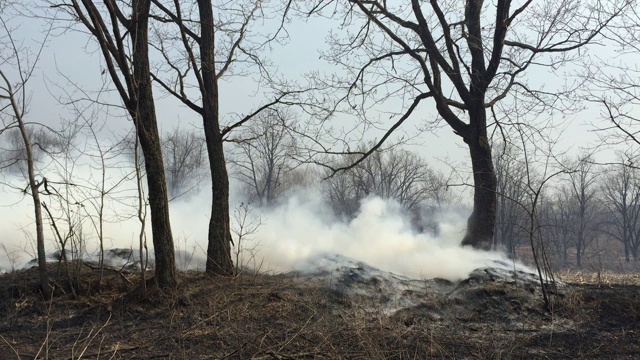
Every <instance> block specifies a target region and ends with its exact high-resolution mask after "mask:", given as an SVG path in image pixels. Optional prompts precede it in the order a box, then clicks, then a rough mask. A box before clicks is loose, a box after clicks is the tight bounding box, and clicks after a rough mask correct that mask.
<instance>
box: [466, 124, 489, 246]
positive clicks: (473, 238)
mask: <svg viewBox="0 0 640 360" xmlns="http://www.w3.org/2000/svg"><path fill="white" fill-rule="evenodd" d="M482 112H483V111H482ZM485 116H486V115H485ZM485 122H486V121H485ZM465 142H467V144H468V146H469V151H470V153H471V165H472V169H473V181H474V194H473V212H472V213H471V216H470V217H469V220H468V222H467V232H466V234H465V236H464V239H463V240H462V245H463V246H464V245H471V246H473V247H474V248H476V249H482V250H490V249H491V239H492V238H493V232H494V226H495V221H496V186H497V180H496V175H495V172H494V168H493V159H492V157H491V146H490V145H489V141H488V139H487V134H486V129H480V130H476V134H475V136H468V137H466V138H465Z"/></svg>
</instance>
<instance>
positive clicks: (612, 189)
mask: <svg viewBox="0 0 640 360" xmlns="http://www.w3.org/2000/svg"><path fill="white" fill-rule="evenodd" d="M628 165H629V164H628V163H626V164H625V163H624V159H623V164H622V165H616V166H615V168H612V171H610V172H609V174H608V175H607V176H606V177H605V178H604V182H603V184H602V192H603V196H604V199H605V204H606V205H605V206H606V207H607V211H606V214H607V216H606V220H605V223H604V224H603V227H602V228H601V230H602V231H603V232H605V233H606V234H607V235H608V236H609V237H611V238H613V239H616V240H618V241H620V242H621V243H622V244H623V245H624V256H625V260H626V261H627V262H629V261H630V259H631V257H633V258H634V259H638V255H640V254H639V253H638V249H639V248H640V237H639V235H640V231H639V229H640V183H638V181H639V180H640V177H638V170H637V169H635V168H633V167H630V166H628Z"/></svg>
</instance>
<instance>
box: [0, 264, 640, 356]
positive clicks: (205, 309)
mask: <svg viewBox="0 0 640 360" xmlns="http://www.w3.org/2000/svg"><path fill="white" fill-rule="evenodd" d="M98 274H99V272H98V271H96V270H92V269H90V268H88V267H85V270H84V272H83V273H82V274H80V280H81V282H80V284H81V286H80V287H79V289H78V296H77V297H76V298H74V297H72V296H71V294H70V293H69V291H68V289H65V288H64V286H62V285H61V286H60V287H59V288H58V289H57V291H56V296H55V298H54V299H53V300H52V301H49V302H47V301H43V300H42V299H41V298H40V297H39V296H38V295H37V291H36V290H37V284H38V278H37V269H30V270H24V271H19V272H14V273H11V274H5V275H2V276H0V291H1V293H0V335H2V338H1V339H0V354H2V355H1V356H0V357H2V358H3V359H11V358H16V359H32V358H40V359H47V358H48V359H78V358H85V359H98V358H100V359H136V358H138V359H152V358H167V359H190V360H193V359H314V358H326V359H340V358H344V359H426V358H451V359H454V358H459V359H489V358H515V359H518V358H554V359H555V358H568V359H573V358H575V359H585V358H589V359H596V358H597V359H635V358H638V357H639V356H640V286H638V285H637V284H629V283H627V284H624V285H621V284H615V283H606V284H605V283H601V284H572V283H571V282H570V281H571V279H565V281H567V283H566V285H565V286H563V289H562V291H561V292H559V293H558V295H557V296H555V297H554V299H555V303H554V306H553V308H552V309H551V311H547V310H544V307H543V302H542V297H541V296H540V294H539V293H538V292H537V291H536V290H535V289H531V288H527V287H521V286H517V285H516V284H511V283H506V282H500V281H484V282H483V281H480V282H475V283H474V284H473V286H471V285H466V284H464V282H463V283H459V284H453V283H446V282H443V283H441V285H442V286H450V287H451V290H448V289H447V291H444V292H442V293H438V294H435V293H427V292H424V293H418V294H416V290H411V289H408V290H405V291H411V292H412V293H411V294H410V295H411V296H412V298H416V297H417V298H419V299H421V300H420V301H419V302H418V303H414V304H410V305H406V304H408V303H406V304H405V305H406V306H403V307H402V308H400V309H398V308H395V309H393V311H389V309H388V308H385V307H384V304H381V303H376V301H372V300H371V298H367V297H362V296H350V295H349V294H347V293H346V292H345V291H339V290H337V289H336V288H335V287H334V286H332V284H331V283H330V282H327V280H326V279H324V278H318V279H315V280H314V279H312V278H309V277H306V278H298V277H295V276H290V275H287V276H285V275H242V276H238V277H235V278H222V277H210V276H207V275H205V274H202V273H181V274H180V284H179V286H178V289H177V291H176V292H175V293H173V294H166V293H162V294H161V293H159V292H158V291H154V290H150V292H149V293H148V294H147V296H146V297H143V296H142V295H143V294H142V292H141V291H140V290H139V288H138V285H137V284H138V283H139V274H137V273H134V272H115V271H108V272H105V275H104V278H103V279H102V281H101V284H100V286H98V276H99V275H98ZM374 285H375V284H374ZM462 285H464V286H462ZM383 295H384V294H383ZM382 298H384V296H383V297H382Z"/></svg>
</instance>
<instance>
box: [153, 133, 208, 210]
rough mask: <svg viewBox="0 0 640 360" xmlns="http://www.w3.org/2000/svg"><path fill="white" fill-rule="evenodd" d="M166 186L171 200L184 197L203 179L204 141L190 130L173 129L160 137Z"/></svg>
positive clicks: (204, 161)
mask: <svg viewBox="0 0 640 360" xmlns="http://www.w3.org/2000/svg"><path fill="white" fill-rule="evenodd" d="M161 141H162V153H163V157H164V162H165V173H166V176H167V186H168V190H169V194H170V195H171V198H173V199H175V198H177V197H180V196H182V195H185V194H186V193H188V192H189V191H190V190H192V189H193V188H194V187H196V186H197V185H198V184H199V183H200V182H201V181H202V179H203V178H204V174H203V173H202V170H203V168H204V167H205V165H206V164H205V163H206V152H205V141H204V138H203V137H202V136H199V134H198V133H196V132H195V131H193V130H191V131H189V130H183V129H180V128H177V127H176V128H175V129H174V130H172V131H170V132H169V133H167V134H164V135H163V136H162V140H161Z"/></svg>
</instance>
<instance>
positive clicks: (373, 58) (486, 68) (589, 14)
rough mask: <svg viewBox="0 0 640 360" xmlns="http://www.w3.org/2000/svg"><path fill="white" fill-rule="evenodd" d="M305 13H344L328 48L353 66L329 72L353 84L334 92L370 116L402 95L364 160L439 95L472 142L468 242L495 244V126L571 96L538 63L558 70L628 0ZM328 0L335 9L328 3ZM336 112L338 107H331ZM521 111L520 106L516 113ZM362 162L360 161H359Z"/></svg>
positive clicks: (369, 5)
mask: <svg viewBox="0 0 640 360" xmlns="http://www.w3.org/2000/svg"><path fill="white" fill-rule="evenodd" d="M305 3H306V4H309V8H307V9H306V13H314V12H320V13H322V12H323V11H332V12H333V17H334V18H336V17H340V21H341V25H340V26H341V29H344V31H340V32H337V31H334V32H333V33H332V37H331V39H332V42H331V49H330V51H329V52H328V53H327V54H325V55H326V57H327V58H328V59H329V60H330V61H332V62H334V63H336V64H340V65H343V66H344V67H345V68H346V70H347V73H348V74H349V75H350V76H348V78H347V79H341V78H340V77H338V76H336V77H334V78H331V79H329V80H322V81H321V83H322V84H324V86H326V87H328V88H331V89H333V91H335V90H336V89H338V90H344V91H345V93H340V94H339V95H335V96H332V97H333V98H336V97H337V98H338V102H339V103H341V104H344V105H346V106H344V108H345V109H346V110H348V109H353V111H355V113H356V115H358V116H359V118H360V119H362V120H363V121H365V122H366V121H367V119H368V118H369V117H368V116H367V114H369V110H370V108H372V107H374V105H377V106H380V105H379V104H377V103H378V102H379V101H382V100H385V99H387V98H394V97H397V96H399V97H401V98H402V100H403V101H402V104H404V106H403V107H402V109H401V110H400V111H396V112H394V114H392V117H394V115H395V122H394V123H393V125H391V126H390V127H388V128H387V129H388V130H387V132H386V134H385V135H384V136H383V137H382V138H381V139H380V141H379V142H378V143H377V144H376V145H375V146H373V147H372V148H371V149H369V151H367V152H365V153H364V154H363V155H361V156H360V158H359V159H360V160H358V161H362V160H363V159H364V158H365V157H366V156H368V155H370V154H373V153H374V152H375V150H377V149H378V148H379V147H380V146H381V145H382V143H383V142H384V141H386V140H387V139H388V138H389V137H390V136H391V134H392V133H393V132H394V131H395V130H396V129H397V128H398V127H400V126H401V125H402V124H403V123H404V122H405V121H406V120H407V119H408V118H409V117H411V115H412V114H413V113H414V112H415V111H416V109H418V107H419V106H420V105H421V104H422V102H423V101H425V100H427V99H431V100H432V101H433V103H434V104H435V109H436V110H437V113H438V115H439V117H438V120H440V119H442V120H444V121H445V122H446V123H447V124H448V126H449V127H450V128H451V129H452V130H453V131H454V132H455V133H456V134H457V135H459V136H460V137H461V138H462V140H463V141H464V143H465V144H466V145H467V146H468V149H469V155H470V158H471V165H472V170H473V179H474V202H473V204H474V209H473V212H472V214H471V216H470V218H469V222H468V228H467V233H466V235H465V237H464V239H463V241H462V243H463V244H464V245H472V246H474V247H476V248H484V249H488V248H490V247H491V244H492V240H493V232H494V224H495V219H496V212H495V211H496V176H495V171H494V165H493V161H492V156H491V147H490V144H489V139H488V132H487V127H488V125H490V123H489V117H490V116H489V114H490V115H492V117H493V122H494V123H495V125H496V127H497V128H499V129H501V130H502V131H505V132H507V131H508V128H506V126H505V122H509V121H511V122H513V123H514V124H515V123H517V124H522V122H523V120H524V119H526V116H527V115H528V114H534V115H535V114H536V113H539V112H540V111H542V110H550V109H552V108H559V107H561V106H562V105H564V104H563V103H562V102H561V101H559V100H561V99H562V98H563V96H562V95H563V94H566V93H564V92H562V93H556V92H555V91H548V90H545V89H544V88H542V87H538V86H536V85H535V84H534V82H528V81H527V78H526V74H527V73H528V72H529V71H532V70H534V69H535V68H537V69H539V70H542V71H545V70H552V71H553V70H555V69H558V68H559V67H560V66H561V65H563V64H564V63H566V62H569V61H572V60H574V59H575V58H574V56H575V54H577V52H576V50H579V49H580V48H581V47H583V46H585V45H587V44H589V43H591V42H593V41H594V40H595V39H596V38H597V37H598V36H599V34H600V33H601V32H602V30H603V28H605V27H606V26H607V24H608V23H609V22H610V20H611V19H612V18H615V17H616V16H617V15H618V14H619V13H620V12H621V11H622V10H624V9H626V8H628V7H629V6H630V4H629V2H628V1H625V0H623V1H620V2H614V1H610V2H606V3H604V2H598V1H594V2H590V3H587V4H585V3H579V4H578V3H577V2H575V1H571V0H562V1H546V2H544V3H543V4H538V3H537V2H534V1H526V2H523V3H521V4H518V5H516V4H512V1H510V0H498V1H496V2H493V3H491V4H485V2H484V1H463V2H455V3H452V2H447V3H444V2H442V3H441V2H438V1H430V2H423V1H419V0H412V1H411V2H410V3H394V2H387V1H377V0H374V1H364V0H335V1H333V2H328V1H324V0H316V1H312V0H311V1H307V2H305ZM329 8H330V10H328V9H329ZM332 113H333V111H332ZM516 113H517V115H516ZM356 162H357V161H356Z"/></svg>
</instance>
